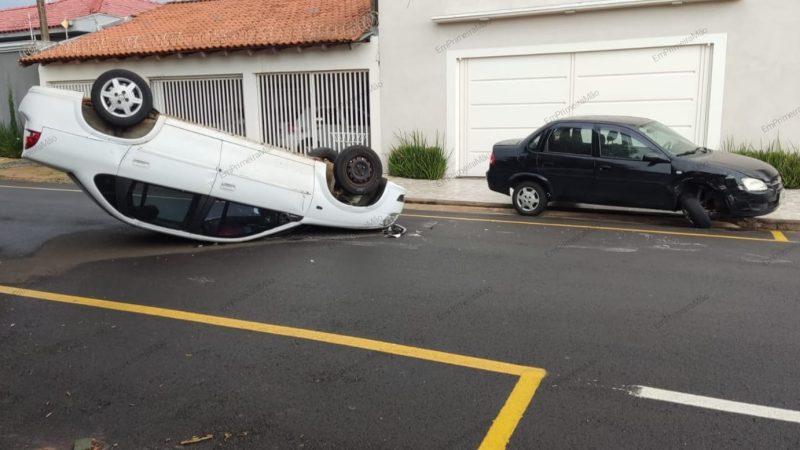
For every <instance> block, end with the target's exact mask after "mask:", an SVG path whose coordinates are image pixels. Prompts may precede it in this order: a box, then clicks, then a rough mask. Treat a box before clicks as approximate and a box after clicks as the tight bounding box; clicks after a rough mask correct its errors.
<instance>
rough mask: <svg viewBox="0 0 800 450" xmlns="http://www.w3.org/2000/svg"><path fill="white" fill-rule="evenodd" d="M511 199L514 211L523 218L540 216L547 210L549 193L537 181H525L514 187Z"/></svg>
mask: <svg viewBox="0 0 800 450" xmlns="http://www.w3.org/2000/svg"><path fill="white" fill-rule="evenodd" d="M511 199H512V201H513V202H514V209H516V210H517V212H518V213H520V214H521V215H523V216H538V215H539V214H541V213H542V212H544V210H545V209H547V192H546V191H545V190H544V188H542V186H541V185H540V184H539V183H537V182H535V181H523V182H521V183H519V184H517V185H516V186H514V195H513V196H512V197H511Z"/></svg>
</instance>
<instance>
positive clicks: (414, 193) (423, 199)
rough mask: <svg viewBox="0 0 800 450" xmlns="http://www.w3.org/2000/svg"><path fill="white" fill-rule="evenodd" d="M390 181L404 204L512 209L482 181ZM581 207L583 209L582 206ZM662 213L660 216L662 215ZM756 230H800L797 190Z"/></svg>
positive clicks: (785, 195) (508, 200)
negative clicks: (404, 191)
mask: <svg viewBox="0 0 800 450" xmlns="http://www.w3.org/2000/svg"><path fill="white" fill-rule="evenodd" d="M389 179H390V180H391V181H393V182H395V183H397V184H399V185H400V186H403V187H404V188H406V189H407V190H408V194H407V195H406V201H407V202H409V203H426V204H440V205H459V206H481V207H491V208H511V207H512V206H511V197H509V196H507V195H503V194H498V193H497V192H493V191H490V190H489V188H488V187H487V186H486V180H485V179H483V178H446V179H443V180H436V181H430V180H411V179H408V178H397V177H389ZM582 206H584V205H582ZM585 207H586V208H588V209H593V210H598V209H601V210H614V211H620V210H625V211H630V212H632V213H635V212H642V211H648V212H651V211H649V210H636V209H631V208H614V207H604V206H595V205H585ZM662 213H663V212H662ZM756 221H757V223H758V225H759V226H764V227H772V228H776V229H777V228H781V227H784V226H792V227H798V226H800V189H793V190H786V191H784V193H783V198H782V199H781V206H780V207H779V208H778V210H777V211H775V212H774V213H772V214H770V215H767V216H762V217H758V218H756Z"/></svg>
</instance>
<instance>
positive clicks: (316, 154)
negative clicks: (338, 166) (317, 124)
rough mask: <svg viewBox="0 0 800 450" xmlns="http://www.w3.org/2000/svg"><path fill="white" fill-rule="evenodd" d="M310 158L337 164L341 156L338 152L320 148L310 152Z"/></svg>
mask: <svg viewBox="0 0 800 450" xmlns="http://www.w3.org/2000/svg"><path fill="white" fill-rule="evenodd" d="M308 156H310V157H312V158H317V159H321V160H323V161H330V162H336V157H337V156H339V154H338V153H336V150H334V149H332V148H329V147H319V148H315V149H314V150H311V151H310V152H308Z"/></svg>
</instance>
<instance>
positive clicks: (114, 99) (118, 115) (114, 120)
mask: <svg viewBox="0 0 800 450" xmlns="http://www.w3.org/2000/svg"><path fill="white" fill-rule="evenodd" d="M92 105H93V106H94V110H95V111H96V112H97V115H99V116H100V117H101V118H102V119H103V120H105V121H106V122H108V123H109V124H111V125H113V126H117V127H130V126H133V125H136V124H138V123H140V122H141V121H143V120H144V119H145V118H146V117H147V115H148V114H150V111H151V110H152V109H153V93H152V92H151V91H150V87H149V86H148V85H147V82H146V81H145V80H144V79H143V78H142V77H140V76H139V75H136V74H135V73H133V72H131V71H129V70H122V69H114V70H109V71H107V72H105V73H103V74H102V75H100V76H99V77H98V78H97V80H95V82H94V84H93V85H92Z"/></svg>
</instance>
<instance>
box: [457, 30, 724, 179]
mask: <svg viewBox="0 0 800 450" xmlns="http://www.w3.org/2000/svg"><path fill="white" fill-rule="evenodd" d="M662 51H663V49H660V48H644V49H630V50H612V51H598V52H582V53H562V54H548V55H523V56H501V57H481V58H468V59H462V60H461V61H460V70H459V73H460V86H459V88H460V89H459V119H458V120H459V133H460V143H461V144H460V146H459V147H460V148H459V153H458V155H459V158H458V159H459V161H458V167H459V169H458V174H459V175H461V176H464V175H466V176H483V175H484V174H485V172H486V169H487V167H488V154H489V152H490V151H491V148H492V145H494V144H495V143H496V142H498V141H501V140H504V139H510V138H517V137H525V136H527V135H529V134H530V133H531V132H532V131H533V130H535V129H536V128H538V127H540V126H542V125H543V124H545V123H546V122H548V121H550V120H553V119H554V118H555V116H557V115H558V116H559V117H567V116H571V115H591V114H604V115H630V116H640V117H648V118H652V119H655V120H658V121H660V122H662V123H665V124H667V125H668V126H670V127H672V128H674V129H675V130H677V131H678V132H680V133H681V134H683V135H684V136H686V137H687V138H689V139H691V140H692V141H694V142H697V143H699V144H705V142H706V120H707V112H708V92H709V73H710V55H711V49H710V48H709V47H708V46H705V45H693V46H685V47H679V48H672V49H670V52H669V53H668V54H667V55H666V56H664V55H663V54H662V55H660V56H659V53H660V52H662Z"/></svg>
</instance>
